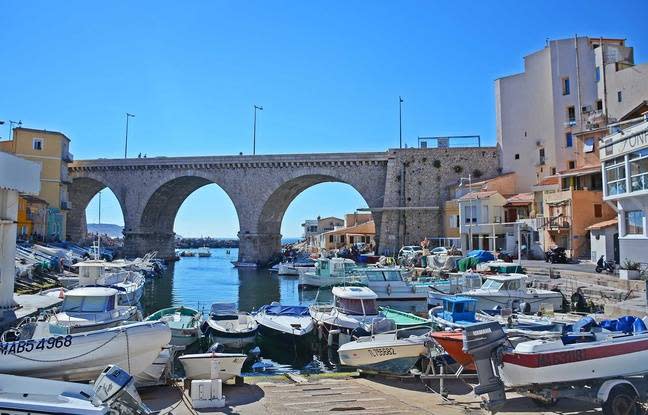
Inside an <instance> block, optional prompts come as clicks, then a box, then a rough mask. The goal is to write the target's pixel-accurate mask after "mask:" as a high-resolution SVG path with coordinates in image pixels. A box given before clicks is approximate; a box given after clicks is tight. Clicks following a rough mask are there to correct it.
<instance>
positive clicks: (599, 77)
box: [594, 66, 601, 82]
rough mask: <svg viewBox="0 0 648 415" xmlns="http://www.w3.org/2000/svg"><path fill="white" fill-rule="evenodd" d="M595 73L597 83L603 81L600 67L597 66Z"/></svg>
mask: <svg viewBox="0 0 648 415" xmlns="http://www.w3.org/2000/svg"><path fill="white" fill-rule="evenodd" d="M594 71H595V72H594V74H595V77H596V82H598V81H600V80H601V68H600V67H599V66H597V67H596V69H595V70H594Z"/></svg>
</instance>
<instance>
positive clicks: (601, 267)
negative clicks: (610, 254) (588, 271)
mask: <svg viewBox="0 0 648 415" xmlns="http://www.w3.org/2000/svg"><path fill="white" fill-rule="evenodd" d="M604 258H605V256H603V255H601V257H600V258H599V260H598V261H596V269H595V270H596V272H598V273H599V274H600V273H601V272H603V271H607V273H608V274H614V268H615V267H614V261H612V260H608V261H606V260H605V259H604Z"/></svg>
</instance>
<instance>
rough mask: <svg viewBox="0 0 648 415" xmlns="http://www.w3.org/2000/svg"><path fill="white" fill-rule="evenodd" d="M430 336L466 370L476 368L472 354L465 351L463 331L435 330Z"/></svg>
mask: <svg viewBox="0 0 648 415" xmlns="http://www.w3.org/2000/svg"><path fill="white" fill-rule="evenodd" d="M430 336H431V337H432V338H433V339H434V341H436V342H437V343H438V344H439V345H440V346H441V347H443V350H445V351H446V353H448V355H449V356H450V357H452V358H453V359H454V360H455V361H456V362H457V363H458V364H460V365H461V366H463V367H464V369H466V370H475V362H474V361H473V358H472V356H470V355H469V354H466V353H464V351H463V331H435V332H432V333H430Z"/></svg>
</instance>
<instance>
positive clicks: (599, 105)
mask: <svg viewBox="0 0 648 415" xmlns="http://www.w3.org/2000/svg"><path fill="white" fill-rule="evenodd" d="M596 109H597V110H598V111H602V110H603V100H602V99H599V100H597V101H596Z"/></svg>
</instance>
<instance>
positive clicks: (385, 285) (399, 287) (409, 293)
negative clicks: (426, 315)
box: [356, 267, 428, 301]
mask: <svg viewBox="0 0 648 415" xmlns="http://www.w3.org/2000/svg"><path fill="white" fill-rule="evenodd" d="M356 272H357V273H358V274H359V277H358V280H359V282H360V283H361V284H363V285H366V286H367V287H369V288H371V290H372V291H373V292H375V293H376V295H377V296H378V301H384V300H389V301H417V300H426V299H427V297H428V287H427V286H426V285H424V284H416V283H413V282H411V281H408V280H406V276H407V275H408V274H409V271H407V270H406V269H403V268H398V267H389V268H378V267H368V268H360V269H357V271H356Z"/></svg>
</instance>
